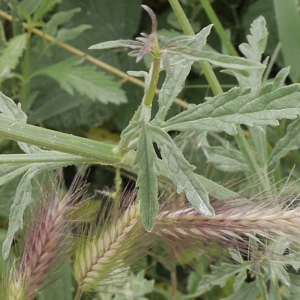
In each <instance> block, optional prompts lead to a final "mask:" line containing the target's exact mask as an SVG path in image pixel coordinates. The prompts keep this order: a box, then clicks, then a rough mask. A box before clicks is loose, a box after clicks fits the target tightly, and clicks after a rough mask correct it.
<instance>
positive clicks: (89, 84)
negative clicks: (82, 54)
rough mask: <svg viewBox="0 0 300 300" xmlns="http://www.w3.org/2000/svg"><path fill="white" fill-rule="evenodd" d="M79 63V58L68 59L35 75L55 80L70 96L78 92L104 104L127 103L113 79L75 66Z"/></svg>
mask: <svg viewBox="0 0 300 300" xmlns="http://www.w3.org/2000/svg"><path fill="white" fill-rule="evenodd" d="M77 62H78V58H70V59H66V60H64V61H62V62H60V63H57V64H55V65H52V66H50V67H48V68H45V69H42V70H40V71H38V72H36V73H35V75H45V76H48V77H50V78H52V79H54V80H55V81H57V82H58V83H59V84H60V86H61V87H62V88H63V89H64V90H65V91H67V92H68V93H69V94H70V95H74V93H75V91H77V92H78V93H80V94H81V95H85V96H88V97H89V98H90V99H92V100H98V101H100V102H101V103H103V104H107V103H114V104H120V103H124V102H126V101H127V100H126V96H125V93H124V92H123V91H122V90H121V88H120V87H119V84H117V83H116V82H114V81H113V79H112V77H110V76H107V75H105V74H104V73H102V72H98V71H96V70H95V68H93V67H90V66H80V67H79V66H78V67H76V66H74V65H75V64H76V63H77Z"/></svg>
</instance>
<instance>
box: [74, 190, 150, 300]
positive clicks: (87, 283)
mask: <svg viewBox="0 0 300 300" xmlns="http://www.w3.org/2000/svg"><path fill="white" fill-rule="evenodd" d="M122 198H123V202H124V201H125V202H127V203H128V204H127V205H126V206H127V208H126V209H122V208H120V206H119V205H118V204H117V203H115V204H114V205H113V206H112V207H107V208H106V209H105V210H104V211H103V212H102V213H101V216H100V221H99V222H98V224H97V225H95V224H91V226H90V227H89V228H88V234H87V235H86V236H85V235H84V234H83V236H82V237H81V238H80V239H79V241H78V245H77V247H76V253H75V261H74V275H75V278H76V281H77V283H78V288H77V294H76V296H75V299H76V300H77V299H80V296H81V294H82V292H90V291H95V290H97V289H99V287H100V286H101V284H102V283H103V282H107V279H108V278H109V276H111V275H113V274H115V273H116V272H117V270H122V269H124V267H127V265H128V260H129V261H130V260H131V261H132V257H135V255H136V253H137V251H138V243H139V240H140V238H141V236H142V235H143V234H144V232H145V230H144V229H143V227H142V223H141V220H140V207H139V204H135V203H134V202H133V201H134V198H135V193H133V194H130V195H125V196H123V197H122ZM124 198H126V199H125V200H124ZM129 256H131V259H130V258H129Z"/></svg>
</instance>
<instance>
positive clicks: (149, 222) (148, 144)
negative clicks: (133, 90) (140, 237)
mask: <svg viewBox="0 0 300 300" xmlns="http://www.w3.org/2000/svg"><path fill="white" fill-rule="evenodd" d="M134 168H138V169H139V170H138V179H137V182H136V185H137V186H138V187H139V191H138V199H139V200H140V201H141V205H140V209H141V216H142V220H143V224H144V227H145V229H146V230H147V231H151V230H152V228H153V226H154V223H155V220H156V217H157V214H158V210H159V207H158V201H157V197H158V183H157V175H158V174H159V165H158V162H157V156H156V153H155V151H154V148H153V145H152V137H151V132H150V129H149V126H148V124H147V123H146V122H145V121H142V123H141V131H140V135H139V140H138V146H137V155H136V159H135V163H134Z"/></svg>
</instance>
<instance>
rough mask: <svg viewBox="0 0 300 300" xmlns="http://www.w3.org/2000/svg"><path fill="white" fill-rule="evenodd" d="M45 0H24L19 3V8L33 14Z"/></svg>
mask: <svg viewBox="0 0 300 300" xmlns="http://www.w3.org/2000/svg"><path fill="white" fill-rule="evenodd" d="M43 2H45V0H23V1H21V2H20V3H19V4H18V8H19V9H22V10H25V11H27V12H28V13H29V14H32V13H33V12H34V11H35V10H36V9H37V8H38V7H39V6H40V4H41V3H43Z"/></svg>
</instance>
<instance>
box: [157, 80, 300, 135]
mask: <svg viewBox="0 0 300 300" xmlns="http://www.w3.org/2000/svg"><path fill="white" fill-rule="evenodd" d="M299 91H300V87H299V85H298V84H293V85H290V86H286V87H282V88H280V89H277V90H275V91H272V84H268V85H265V86H263V87H262V88H260V89H259V90H257V91H255V92H250V91H249V90H247V91H244V92H242V91H241V89H240V88H233V89H231V90H229V91H228V92H226V93H224V94H222V95H219V96H216V97H214V98H209V99H208V101H207V102H205V103H203V104H199V105H197V106H195V107H193V108H190V109H188V110H186V111H184V112H182V113H180V114H178V115H177V116H175V117H173V118H171V119H169V120H168V121H167V122H165V123H164V124H163V127H164V129H165V130H167V131H169V130H208V131H215V132H222V131H225V132H227V133H228V134H231V135H233V134H236V133H237V131H236V128H235V126H236V125H237V124H245V125H248V126H253V125H272V126H276V125H278V124H279V123H278V120H280V119H283V118H287V119H294V118H296V117H297V116H298V115H299V114H300V101H299V100H300V93H299Z"/></svg>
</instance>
